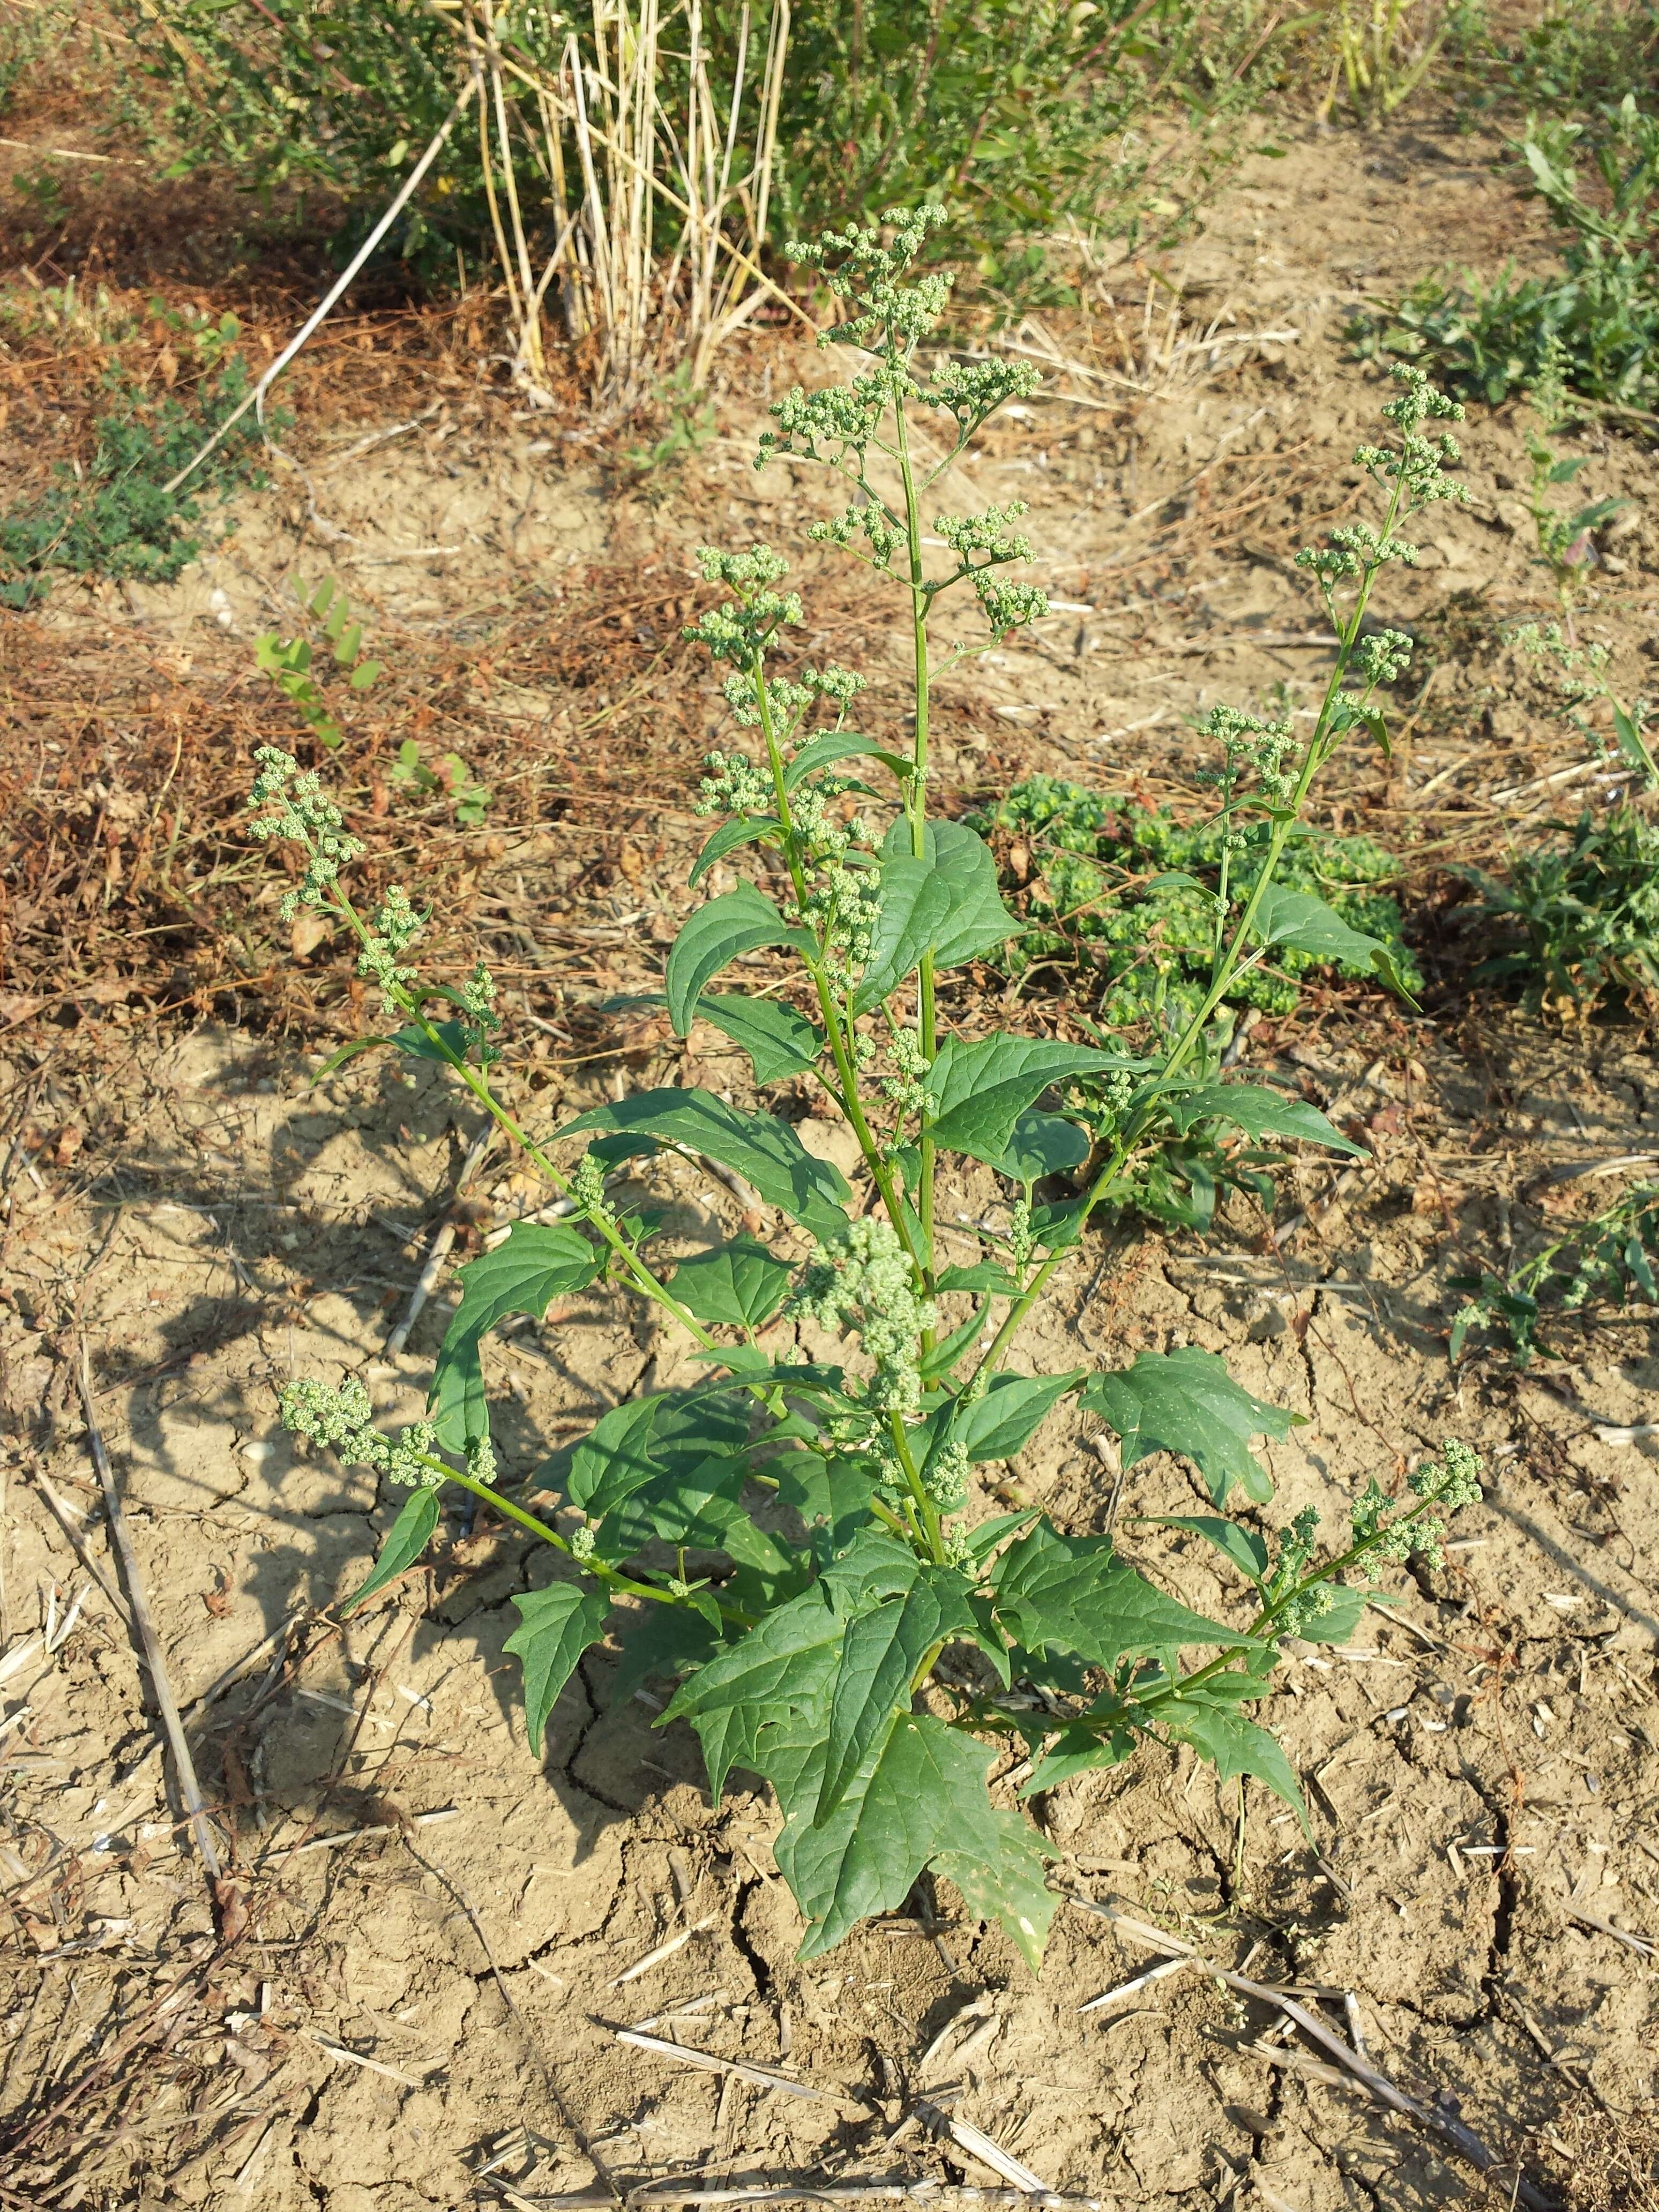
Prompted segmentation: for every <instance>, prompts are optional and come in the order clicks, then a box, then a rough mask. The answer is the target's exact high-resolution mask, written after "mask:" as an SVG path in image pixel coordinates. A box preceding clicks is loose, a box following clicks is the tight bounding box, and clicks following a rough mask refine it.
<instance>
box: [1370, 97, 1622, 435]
mask: <svg viewBox="0 0 1659 2212" xmlns="http://www.w3.org/2000/svg"><path fill="white" fill-rule="evenodd" d="M1516 151H1517V152H1518V153H1519V155H1521V157H1522V160H1523V161H1525V163H1526V165H1527V167H1528V171H1529V173H1530V174H1531V178H1532V183H1533V188H1534V191H1537V192H1538V193H1539V194H1540V195H1541V197H1542V198H1543V199H1544V200H1545V202H1546V203H1547V205H1548V208H1549V210H1550V214H1551V216H1552V218H1553V221H1554V222H1555V224H1556V226H1557V228H1559V231H1560V232H1561V234H1562V237H1563V240H1564V244H1563V246H1562V252H1561V263H1562V267H1561V271H1560V273H1559V275H1555V276H1518V275H1517V274H1516V272H1515V271H1514V270H1504V272H1503V274H1502V275H1500V276H1498V277H1497V278H1495V279H1494V280H1493V281H1492V283H1490V284H1483V283H1480V281H1479V280H1478V279H1476V278H1474V277H1473V276H1470V277H1466V278H1465V279H1464V280H1463V281H1462V283H1446V282H1445V281H1444V280H1443V278H1441V277H1439V276H1430V277H1425V279H1424V280H1423V282H1422V283H1419V285H1417V286H1416V287H1414V288H1413V290H1412V291H1411V292H1409V293H1408V294H1407V295H1406V297H1405V298H1404V299H1403V300H1401V301H1400V302H1399V303H1398V305H1397V306H1396V307H1395V309H1394V310H1393V313H1392V314H1391V315H1389V316H1387V317H1383V318H1370V319H1362V320H1361V321H1360V322H1358V323H1357V324H1356V325H1355V326H1354V336H1355V337H1356V340H1357V342H1358V347H1359V350H1360V351H1361V352H1362V354H1365V353H1369V354H1393V355H1397V356H1402V357H1404V358H1406V359H1408V360H1413V361H1419V362H1427V363H1431V364H1432V365H1433V366H1434V368H1435V369H1436V371H1437V374H1441V375H1443V376H1444V377H1445V378H1446V379H1447V380H1448V381H1449V383H1450V385H1451V386H1452V388H1453V389H1454V390H1456V391H1461V392H1465V393H1467V394H1468V395H1469V396H1470V397H1472V398H1481V399H1484V400H1486V402H1487V403H1488V404H1490V405H1492V406H1494V407H1495V406H1498V405H1499V404H1501V403H1502V402H1503V401H1504V399H1506V398H1509V397H1510V395H1511V394H1512V393H1514V392H1521V391H1525V390H1528V389H1530V388H1533V387H1535V386H1538V385H1540V384H1541V383H1542V382H1544V381H1545V380H1547V379H1549V378H1551V377H1552V376H1553V377H1555V378H1556V379H1558V380H1559V381H1560V382H1561V383H1562V384H1564V385H1565V386H1566V387H1567V389H1569V390H1570V391H1571V392H1573V393H1574V394H1575V395H1577V398H1579V399H1581V400H1584V401H1589V402H1592V403H1594V404H1597V405H1599V406H1601V407H1603V408H1606V409H1607V410H1611V411H1613V413H1615V414H1616V413H1618V412H1620V410H1624V411H1631V410H1635V411H1637V412H1651V411H1652V410H1654V408H1655V407H1656V404H1659V261H1656V258H1655V246H1654V226H1655V218H1656V210H1659V116H1656V115H1655V114H1654V113H1653V112H1651V110H1650V106H1646V105H1644V104H1641V103H1640V102H1638V97H1637V95H1636V94H1634V93H1629V94H1626V96H1625V97H1624V98H1623V99H1622V100H1620V103H1619V105H1618V106H1616V107H1615V108H1613V109H1611V110H1604V111H1601V112H1599V113H1597V114H1595V116H1593V117H1592V118H1589V119H1588V120H1585V121H1576V120H1572V119H1570V118H1566V117H1564V116H1560V115H1556V116H1547V115H1543V114H1537V115H1534V116H1533V117H1532V118H1530V119H1529V120H1528V125H1527V128H1526V132H1525V135H1524V137H1523V138H1522V140H1521V142H1520V143H1519V145H1518V146H1517V147H1516ZM1583 154H1588V155H1589V158H1590V166H1591V167H1592V169H1593V171H1594V173H1595V179H1596V183H1595V185H1589V184H1588V183H1587V182H1586V183H1581V179H1580V175H1579V170H1578V167H1577V161H1578V158H1579V156H1580V155H1583Z"/></svg>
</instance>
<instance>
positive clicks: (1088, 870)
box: [966, 775, 1421, 1028]
mask: <svg viewBox="0 0 1659 2212" xmlns="http://www.w3.org/2000/svg"><path fill="white" fill-rule="evenodd" d="M966 818H967V819H968V820H969V823H971V824H972V825H973V827H974V828H975V829H979V830H981V831H982V832H983V833H984V834H986V835H987V836H990V837H992V838H993V839H994V842H995V848H996V850H997V851H998V853H999V854H1000V855H1001V857H1002V860H1003V881H1004V885H1005V888H1007V889H1009V890H1010V891H1011V894H1012V896H1014V898H1015V902H1016V904H1017V906H1018V908H1019V910H1020V912H1021V913H1022V915H1024V919H1025V921H1026V923H1027V925H1028V926H1027V927H1026V928H1025V929H1024V931H1023V932H1022V933H1020V934H1019V935H1018V937H1015V938H1011V939H1009V941H1008V943H1007V944H1006V945H1004V946H1002V947H1001V948H1000V950H999V951H998V952H997V953H996V954H995V955H994V958H995V960H996V962H997V964H998V965H999V966H1000V967H1002V968H1003V969H1006V972H1007V973H1008V974H1009V975H1024V974H1026V973H1028V972H1029V971H1030V969H1031V968H1033V967H1034V966H1035V965H1036V964H1037V963H1039V962H1042V961H1054V962H1056V963H1063V964H1064V965H1066V967H1068V968H1071V969H1074V970H1075V971H1076V972H1077V973H1078V975H1079V976H1081V975H1084V974H1086V973H1088V972H1089V971H1090V970H1093V971H1094V972H1095V973H1097V974H1098V975H1099V976H1100V978H1101V985H1100V997H1099V1002H1098V1006H1097V1009H1096V1018H1097V1019H1098V1020H1101V1021H1103V1022H1105V1023H1107V1024H1109V1025H1110V1026H1112V1027H1114V1028H1125V1027H1128V1026H1132V1025H1133V1024H1135V1023H1136V1022H1138V1021H1146V1020H1149V1019H1150V1020H1156V1021H1158V1022H1159V1023H1160V1024H1167V1023H1169V1022H1170V1021H1174V1020H1180V1019H1183V1018H1185V1017H1186V1016H1187V1015H1188V1014H1190V1013H1191V1012H1192V1010H1193V1008H1194V1006H1197V1005H1199V1004H1200V1001H1201V1000H1202V999H1203V997H1204V994H1205V992H1206V988H1207V987H1208V982H1209V977H1210V970H1211V966H1212V959H1213V956H1214V940H1215V897H1216V892H1217V888H1218V884H1219V883H1220V880H1221V872H1222V866H1223V863H1224V861H1225V860H1228V859H1229V857H1230V856H1231V867H1232V877H1233V880H1234V882H1235V883H1237V884H1240V885H1241V886H1243V887H1248V886H1249V884H1251V883H1253V882H1254V880H1255V873H1256V871H1257V870H1258V869H1259V867H1260V865H1261V857H1262V855H1263V854H1265V851H1266V848H1267V842H1268V837H1269V835H1270V831H1271V828H1272V824H1271V823H1270V822H1269V821H1267V819H1266V818H1263V819H1261V820H1260V821H1257V822H1253V823H1247V824H1244V825H1243V826H1242V829H1241V825H1240V824H1238V823H1237V822H1236V821H1235V819H1234V818H1233V817H1231V816H1229V815H1226V814H1225V813H1223V814H1221V815H1218V816H1217V817H1215V818H1213V819H1212V820H1210V821H1207V822H1202V823H1181V822H1177V821H1176V820H1175V819H1174V817H1172V815H1171V814H1170V812H1169V811H1168V810H1167V809H1160V810H1159V811H1158V812H1156V813H1153V812H1149V811H1147V810H1146V809H1145V808H1143V807H1139V806H1136V805H1133V803H1132V802H1131V801H1130V800H1128V799H1113V798H1109V797H1106V796H1103V795H1102V794H1100V793H1095V792H1091V791H1087V790H1085V789H1084V788H1083V787H1081V786H1079V785H1078V784H1074V783H1066V782H1064V781H1060V779H1059V778H1057V777H1053V776H1046V775H1034V776H1028V777H1026V778H1025V779H1024V781H1021V782H1019V783H1017V784H1015V785H1013V786H1012V788H1011V789H1010V790H1009V792H1008V793H1007V795H1006V797H1005V798H1003V799H999V800H998V801H997V803H996V804H995V805H994V806H990V807H987V808H984V809H982V810H981V811H979V812H977V813H975V814H970V815H969V816H968V817H966ZM1241 834H1242V835H1243V838H1244V841H1245V842H1244V843H1243V847H1242V848H1241V847H1240V846H1239V844H1238V843H1237V839H1238V838H1239V836H1241ZM1230 841H1231V842H1230ZM1398 873H1399V863H1398V862H1397V861H1396V860H1395V859H1394V857H1393V855H1392V854H1389V853H1386V852H1384V851H1383V848H1382V847H1381V846H1380V845H1378V844H1376V843H1374V842H1372V840H1371V839H1370V838H1369V837H1337V836H1322V835H1319V834H1317V833H1316V832H1315V831H1314V830H1313V829H1310V827H1309V826H1308V825H1307V824H1306V823H1301V822H1298V823H1295V824H1294V825H1293V826H1292V828H1291V833H1290V835H1289V836H1288V837H1287V838H1286V840H1285V844H1284V847H1283V849H1282V851H1281V853H1280V855H1279V865H1278V871H1277V876H1276V880H1277V881H1278V882H1279V883H1280V884H1284V885H1285V886H1286V887H1287V888H1289V889H1292V890H1303V891H1309V892H1314V893H1316V894H1317V895H1319V896H1322V897H1323V898H1325V899H1327V900H1328V902H1329V904H1330V908H1331V911H1332V912H1333V913H1334V915H1336V916H1337V918H1338V919H1339V920H1340V921H1342V922H1345V923H1346V925H1347V926H1348V927H1349V928H1350V929H1352V931H1353V932H1354V933H1355V936H1356V940H1357V941H1356V943H1355V944H1354V945H1353V946H1352V949H1351V950H1350V951H1348V952H1346V954H1344V953H1341V952H1339V953H1337V954H1336V955H1335V956H1334V957H1333V956H1330V955H1327V956H1325V957H1321V956H1320V955H1318V954H1316V953H1312V952H1304V951H1295V950H1292V949H1289V948H1287V949H1286V950H1285V951H1283V952H1282V953H1281V954H1280V955H1279V957H1278V958H1277V959H1276V960H1275V961H1274V962H1273V964H1272V966H1271V967H1267V966H1262V967H1257V968H1255V969H1250V970H1249V971H1248V972H1246V973H1244V974H1242V975H1235V976H1234V977H1233V979H1232V981H1231V984H1230V986H1229V988H1228V992H1227V994H1226V1000H1225V1003H1226V1004H1228V1005H1232V1006H1259V1007H1261V1009H1262V1010H1263V1011H1264V1012H1269V1013H1275V1014H1287V1013H1290V1012H1292V1011H1293V1010H1294V1009H1295V1007H1296V1006H1297V1002H1298V1000H1299V999H1300V996H1301V990H1300V982H1301V979H1302V978H1303V977H1304V976H1306V975H1317V974H1322V973H1327V972H1330V971H1331V970H1334V972H1335V973H1337V974H1338V975H1353V976H1361V975H1370V974H1371V973H1372V968H1373V959H1374V954H1373V951H1372V946H1373V945H1374V944H1375V943H1377V942H1380V943H1382V944H1383V945H1386V946H1387V947H1388V948H1389V954H1390V957H1392V959H1393V961H1394V963H1395V970H1396V972H1397V974H1398V975H1400V977H1401V980H1402V981H1404V982H1405V984H1406V985H1407V988H1408V989H1412V990H1415V989H1416V988H1417V987H1419V982H1420V980H1421V979H1420V976H1419V971H1418V968H1417V963H1416V962H1415V960H1414V958H1413V956H1412V954H1411V952H1410V951H1409V950H1408V949H1407V945H1406V944H1405V941H1404V939H1403V938H1402V936H1401V918H1400V908H1399V906H1398V904H1397V903H1396V902H1395V900H1394V899H1393V898H1391V897H1390V896H1389V895H1388V893H1387V892H1385V891H1383V890H1378V889H1376V886H1377V885H1378V884H1384V883H1386V882H1388V881H1389V878H1392V877H1395V876H1396V875H1398Z"/></svg>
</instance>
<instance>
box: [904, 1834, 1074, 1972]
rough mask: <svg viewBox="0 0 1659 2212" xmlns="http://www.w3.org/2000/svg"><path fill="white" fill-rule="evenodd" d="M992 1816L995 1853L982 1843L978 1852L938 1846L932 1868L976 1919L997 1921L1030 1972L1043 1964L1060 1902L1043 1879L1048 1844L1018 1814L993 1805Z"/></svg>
mask: <svg viewBox="0 0 1659 2212" xmlns="http://www.w3.org/2000/svg"><path fill="white" fill-rule="evenodd" d="M991 1821H992V1826H993V1830H994V1837H995V1840H996V1842H997V1844H999V1845H1000V1850H998V1852H997V1854H996V1856H995V1857H992V1855H991V1852H990V1850H989V1849H988V1848H987V1847H986V1846H983V1845H982V1846H981V1851H982V1853H983V1855H982V1856H981V1855H978V1854H975V1853H970V1852H968V1851H941V1852H940V1853H939V1857H937V1858H936V1859H935V1860H934V1861H933V1872H934V1873H935V1874H939V1875H944V1877H945V1880H946V1881H950V1882H954V1883H955V1884H956V1887H957V1889H958V1891H960V1893H961V1895H962V1901H963V1904H964V1905H966V1906H967V1907H968V1910H969V1912H970V1913H972V1915H973V1916H974V1917H975V1919H976V1920H999V1921H1000V1922H1001V1923H1002V1925H1003V1926H1004V1927H1005V1928H1006V1929H1007V1931H1008V1933H1009V1935H1010V1936H1012V1938H1013V1941H1014V1944H1015V1947H1016V1948H1017V1949H1018V1952H1019V1953H1020V1955H1021V1956H1022V1957H1023V1958H1024V1961H1025V1963H1026V1965H1027V1966H1029V1967H1030V1970H1031V1972H1033V1973H1034V1974H1035V1973H1036V1972H1039V1971H1040V1969H1041V1967H1042V1954H1043V1950H1044V1948H1045V1947H1046V1946H1047V1944H1048V1928H1049V1923H1050V1922H1051V1921H1052V1920H1053V1919H1054V1914H1055V1913H1056V1912H1057V1911H1059V1909H1060V1898H1059V1897H1058V1895H1057V1894H1056V1893H1055V1892H1054V1891H1053V1890H1052V1889H1050V1888H1049V1887H1048V1881H1047V1875H1046V1869H1045V1866H1044V1862H1045V1860H1046V1859H1047V1858H1048V1846H1047V1845H1046V1844H1044V1843H1043V1841H1042V1838H1041V1837H1039V1836H1038V1835H1037V1834H1036V1832H1035V1831H1034V1830H1032V1829H1031V1828H1030V1827H1028V1826H1027V1825H1026V1824H1025V1822H1024V1820H1021V1819H1020V1817H1019V1815H1018V1813H1005V1812H999V1811H995V1810H994V1811H993V1813H992V1814H991ZM988 1841H989V1839H988V1838H987V1844H988Z"/></svg>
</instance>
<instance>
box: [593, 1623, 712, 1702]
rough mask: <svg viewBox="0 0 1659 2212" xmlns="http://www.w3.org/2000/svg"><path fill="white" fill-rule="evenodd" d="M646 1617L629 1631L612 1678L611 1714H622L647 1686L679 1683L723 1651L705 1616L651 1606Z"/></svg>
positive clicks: (609, 1697) (608, 1698)
mask: <svg viewBox="0 0 1659 2212" xmlns="http://www.w3.org/2000/svg"><path fill="white" fill-rule="evenodd" d="M646 1616H647V1617H646V1618H645V1620H641V1622H640V1623H639V1625H638V1626H637V1627H635V1628H632V1629H630V1630H629V1634H628V1638H627V1641H626V1642H625V1643H624V1644H623V1650H622V1657H621V1658H620V1659H619V1660H618V1661H617V1670H616V1672H615V1674H612V1676H611V1686H610V1691H609V1694H608V1696H607V1698H606V1700H605V1710H606V1711H607V1712H616V1711H619V1710H620V1709H621V1708H622V1707H623V1705H626V1704H627V1702H628V1700H629V1699H630V1698H631V1697H632V1696H633V1694H634V1692H635V1690H640V1689H643V1688H644V1686H645V1685H646V1683H647V1682H652V1681H666V1682H673V1681H678V1679H679V1677H680V1676H681V1675H682V1674H686V1673H688V1672H689V1671H690V1668H693V1667H701V1666H702V1664H703V1663H704V1662H705V1661H706V1660H708V1658H710V1657H711V1656H713V1654H714V1652H715V1651H716V1650H718V1649H719V1647H720V1638H719V1637H718V1636H717V1635H716V1634H715V1632H714V1630H713V1629H712V1628H711V1627H710V1626H709V1625H708V1622H707V1621H706V1620H704V1619H703V1617H702V1614H701V1613H694V1612H692V1610H691V1608H690V1607H689V1606H681V1605H652V1606H647V1607H646Z"/></svg>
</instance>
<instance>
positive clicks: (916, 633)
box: [893, 392, 939, 1290]
mask: <svg viewBox="0 0 1659 2212" xmlns="http://www.w3.org/2000/svg"><path fill="white" fill-rule="evenodd" d="M893 415H894V421H895V441H894V450H895V453H896V459H897V461H898V469H899V478H900V481H901V483H902V484H903V487H904V532H905V537H906V538H907V539H908V548H909V555H910V646H911V653H912V659H913V662H914V666H915V738H914V741H913V743H912V745H911V753H910V757H911V771H910V783H909V788H908V791H907V792H906V793H905V795H904V811H905V814H906V816H907V817H908V821H909V823H910V850H911V853H912V854H913V855H914V856H915V859H917V860H926V858H927V739H928V708H929V699H928V669H927V610H928V605H929V595H928V591H927V577H926V575H925V574H924V573H923V568H922V559H921V511H920V508H919V507H918V504H917V500H916V479H915V467H914V465H913V464H912V461H911V459H910V434H909V424H908V419H907V417H906V416H905V411H904V401H903V398H902V395H901V394H900V393H899V392H894V395H893ZM937 998H938V994H937V986H936V983H935V981H934V973H933V951H932V949H931V947H930V948H929V950H928V951H926V952H924V953H923V954H922V956H921V966H920V969H918V971H917V977H916V1043H917V1045H918V1047H919V1048H920V1050H921V1056H922V1059H923V1060H925V1061H926V1062H927V1065H928V1066H930V1067H931V1066H932V1065H933V1060H934V1059H935V1058H936V1056H937V1054H938V1052H939V1012H938V1003H937ZM935 1150H936V1148H935V1146H934V1143H933V1130H932V1128H931V1127H930V1125H929V1122H928V1119H927V1115H925V1114H924V1115H923V1116H922V1121H921V1175H920V1178H919V1183H918V1188H917V1192H916V1214H917V1218H918V1219H919V1220H920V1221H921V1234H922V1242H923V1243H924V1245H925V1247H926V1249H927V1266H926V1267H924V1269H923V1277H924V1282H925V1285H926V1287H927V1289H929V1290H931V1289H932V1288H933V1176H934V1166H935Z"/></svg>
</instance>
